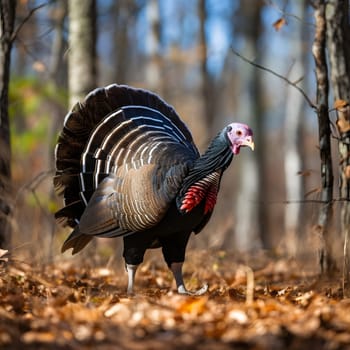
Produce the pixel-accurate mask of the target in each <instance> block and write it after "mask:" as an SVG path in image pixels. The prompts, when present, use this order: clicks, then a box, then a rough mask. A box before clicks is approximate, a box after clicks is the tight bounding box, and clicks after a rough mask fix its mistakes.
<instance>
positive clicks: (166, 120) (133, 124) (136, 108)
mask: <svg viewBox="0 0 350 350" xmlns="http://www.w3.org/2000/svg"><path fill="white" fill-rule="evenodd" d="M151 137H153V139H154V140H155V139H157V142H158V140H159V141H160V142H179V143H182V144H184V145H185V146H186V147H188V149H189V151H191V152H194V153H196V152H198V151H197V149H196V147H195V146H194V143H193V139H192V136H191V133H190V132H189V130H188V129H187V127H186V126H185V124H184V123H183V122H182V121H181V119H180V118H179V116H178V115H177V114H176V112H175V110H174V109H173V107H171V106H169V105H168V104H166V103H165V102H164V101H163V100H162V99H160V98H159V97H158V96H157V95H155V94H153V93H151V92H148V91H145V90H142V89H134V88H131V87H128V86H122V85H115V84H114V85H110V86H108V87H106V88H99V89H96V90H94V91H92V92H91V93H90V94H88V95H87V97H86V98H85V100H84V101H83V102H82V103H77V104H76V105H75V106H74V107H73V108H72V110H71V111H70V112H69V113H68V114H67V116H66V118H65V122H64V128H63V130H62V132H61V134H60V136H59V139H58V144H57V146H56V150H55V157H56V176H55V178H54V185H55V188H56V189H57V191H58V193H60V194H63V196H64V199H65V205H66V207H65V208H63V209H61V210H60V211H59V212H58V213H56V217H58V218H63V219H65V223H66V224H68V225H69V226H71V227H75V226H76V222H77V221H79V219H80V217H81V215H82V213H83V211H84V208H85V206H86V204H87V202H88V201H89V200H90V198H91V195H92V193H93V192H94V190H95V189H96V187H97V186H98V184H99V183H100V182H101V181H102V179H103V178H105V177H106V176H107V175H108V173H110V172H115V171H116V167H118V166H120V165H122V164H125V163H128V162H133V156H132V153H133V152H134V153H135V152H138V154H140V152H142V149H143V145H144V144H145V143H146V142H147V140H148V139H150V138H151ZM134 164H135V163H134Z"/></svg>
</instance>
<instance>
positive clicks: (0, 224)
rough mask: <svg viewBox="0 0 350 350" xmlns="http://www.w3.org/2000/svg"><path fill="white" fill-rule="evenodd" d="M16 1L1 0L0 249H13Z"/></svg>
mask: <svg viewBox="0 0 350 350" xmlns="http://www.w3.org/2000/svg"><path fill="white" fill-rule="evenodd" d="M15 13H16V1H14V0H0V247H1V248H8V247H9V245H10V225H9V214H10V206H9V203H8V201H9V189H10V186H11V165H10V161H11V147H10V131H9V115H8V85H9V80H10V62H11V48H12V43H13V35H14V23H15Z"/></svg>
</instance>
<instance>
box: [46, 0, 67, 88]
mask: <svg viewBox="0 0 350 350" xmlns="http://www.w3.org/2000/svg"><path fill="white" fill-rule="evenodd" d="M67 7H68V4H67V1H66V0H61V1H58V2H56V3H54V4H53V5H52V8H51V12H50V19H51V20H52V22H53V26H54V38H53V42H52V46H51V57H50V65H49V74H50V78H52V80H53V81H54V84H55V86H56V87H62V86H65V87H66V85H67V69H66V68H67V67H66V66H65V65H64V62H63V56H64V51H65V50H66V49H67V48H66V46H67V43H66V42H65V39H64V21H65V18H66V17H67ZM63 72H64V74H62V73H63Z"/></svg>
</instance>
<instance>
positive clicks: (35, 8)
mask: <svg viewBox="0 0 350 350" xmlns="http://www.w3.org/2000/svg"><path fill="white" fill-rule="evenodd" d="M46 5H48V3H44V4H41V5H38V6H37V7H34V8H32V9H31V10H30V11H29V12H28V14H27V15H26V16H25V17H24V18H23V20H22V22H21V23H20V24H19V25H18V26H17V28H16V29H15V30H14V31H13V33H12V35H11V42H14V41H15V40H16V38H17V36H18V33H19V32H20V31H21V29H22V27H23V26H24V25H25V24H26V23H27V22H28V21H29V19H30V17H32V16H33V14H34V13H35V12H36V11H38V10H40V9H41V8H43V7H44V6H46Z"/></svg>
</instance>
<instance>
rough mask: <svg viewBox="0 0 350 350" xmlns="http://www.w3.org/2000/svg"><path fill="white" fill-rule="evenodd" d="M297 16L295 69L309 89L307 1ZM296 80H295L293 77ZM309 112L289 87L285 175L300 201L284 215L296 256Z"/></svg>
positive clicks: (288, 248)
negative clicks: (306, 127) (304, 149)
mask: <svg viewBox="0 0 350 350" xmlns="http://www.w3.org/2000/svg"><path fill="white" fill-rule="evenodd" d="M296 6H297V8H296V12H295V13H296V15H297V16H298V18H300V19H301V21H300V23H299V25H298V30H297V33H296V40H295V44H294V45H293V58H294V59H295V63H294V65H293V68H292V70H291V74H293V79H294V80H296V79H300V78H302V77H304V79H303V80H302V81H301V83H300V87H301V88H302V89H305V86H306V81H305V76H306V72H305V67H307V63H306V62H307V55H306V50H305V49H304V48H305V40H306V35H307V33H308V32H309V31H308V30H307V29H308V28H307V25H306V21H305V17H306V16H305V15H306V10H307V2H306V1H305V0H302V1H298V2H296ZM291 78H292V77H291ZM304 111H305V99H304V98H303V96H302V95H301V94H300V92H299V91H297V90H296V89H295V88H294V87H293V86H290V85H288V86H287V98H286V119H285V125H284V139H285V157H284V172H285V183H286V197H287V200H293V199H297V200H298V201H296V202H295V203H293V204H290V205H287V206H286V207H285V212H284V221H285V228H286V236H285V238H286V243H285V245H286V251H287V253H288V254H289V255H290V256H294V255H295V254H296V252H297V248H298V244H297V243H298V239H299V231H300V230H301V216H302V210H301V208H302V207H301V202H300V201H299V200H301V199H302V198H303V196H304V193H305V188H304V177H303V176H300V175H299V172H300V171H301V170H302V169H303V164H304V160H303V133H302V126H303V122H304V118H303V114H304V113H303V112H304Z"/></svg>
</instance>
